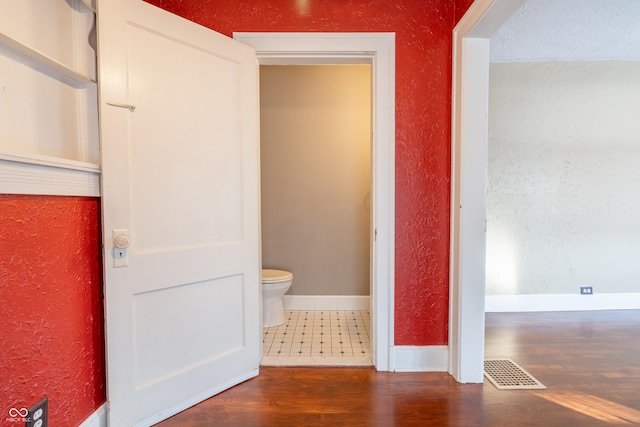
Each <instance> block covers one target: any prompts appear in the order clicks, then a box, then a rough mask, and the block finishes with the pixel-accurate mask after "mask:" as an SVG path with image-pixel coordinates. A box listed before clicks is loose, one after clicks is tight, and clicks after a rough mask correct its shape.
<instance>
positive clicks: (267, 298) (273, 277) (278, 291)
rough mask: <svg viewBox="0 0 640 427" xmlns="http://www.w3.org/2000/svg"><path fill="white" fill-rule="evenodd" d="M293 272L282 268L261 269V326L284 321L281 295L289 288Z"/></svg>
mask: <svg viewBox="0 0 640 427" xmlns="http://www.w3.org/2000/svg"><path fill="white" fill-rule="evenodd" d="M292 282H293V274H292V273H290V272H288V271H283V270H272V269H263V270H262V326H263V327H265V328H271V327H273V326H278V325H282V324H283V323H284V303H283V301H282V296H283V295H284V294H285V292H287V291H288V290H289V288H290V287H291V283H292Z"/></svg>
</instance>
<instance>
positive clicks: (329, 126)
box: [260, 64, 372, 366]
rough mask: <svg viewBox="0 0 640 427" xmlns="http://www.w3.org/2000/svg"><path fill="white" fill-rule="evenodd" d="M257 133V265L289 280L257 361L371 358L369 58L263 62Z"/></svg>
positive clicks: (357, 361)
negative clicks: (278, 317) (280, 316)
mask: <svg viewBox="0 0 640 427" xmlns="http://www.w3.org/2000/svg"><path fill="white" fill-rule="evenodd" d="M260 135H261V136H260V163H261V166H260V174H261V185H260V188H261V205H262V206H261V223H262V227H261V230H262V231H261V235H262V268H263V269H265V268H266V269H278V270H285V271H290V272H291V273H293V277H294V279H293V284H292V286H291V287H290V289H289V290H288V292H287V294H286V295H285V296H284V308H285V316H284V321H285V322H284V324H280V325H275V326H272V327H268V328H265V330H264V336H263V358H262V365H263V366H266V365H275V366H292V365H305V366H308V365H318V366H323V365H325V366H326V365H331V366H340V365H344V366H350V365H371V364H372V362H371V341H370V329H371V328H370V288H371V281H370V265H371V262H370V252H371V231H370V230H371V226H370V223H371V220H370V219H371V65H370V64H339V65H327V64H315V65H261V66H260ZM280 312H281V311H280Z"/></svg>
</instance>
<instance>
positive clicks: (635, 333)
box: [157, 310, 640, 427]
mask: <svg viewBox="0 0 640 427" xmlns="http://www.w3.org/2000/svg"><path fill="white" fill-rule="evenodd" d="M486 321H487V322H486V351H485V356H486V358H503V357H506V358H510V359H513V360H514V361H515V362H516V363H518V364H519V365H521V366H522V367H523V368H524V369H526V370H527V371H528V372H529V373H531V374H532V375H533V376H535V377H536V378H537V379H538V380H540V381H541V382H542V383H543V384H544V385H546V386H547V389H546V390H497V389H496V388H495V387H494V386H493V385H492V384H491V383H489V382H487V381H485V383H484V384H458V383H456V381H454V380H453V378H452V377H450V376H449V375H448V374H445V373H389V372H376V371H375V370H374V369H372V368H347V367H345V368H323V367H314V368H298V367H296V368H291V367H286V368H282V367H269V368H267V367H264V368H261V370H260V375H259V376H258V377H257V378H254V379H252V380H249V381H246V382H245V383H243V384H240V385H238V386H236V387H233V388H232V389H230V390H227V391H225V392H223V393H221V394H219V395H218V396H215V397H213V398H211V399H208V400H206V401H204V402H202V403H200V404H198V405H196V406H194V407H192V408H190V409H188V410H186V411H184V412H182V413H180V414H177V415H175V416H174V417H172V418H170V419H168V420H166V421H164V422H162V423H160V424H157V426H158V427H192V426H193V427H195V426H211V427H213V426H243V427H244V426H278V427H280V426H285V427H288V426H464V427H469V426H518V427H519V426H563V427H566V426H611V425H640V310H623V311H598V312H571V313H566V312H553V313H500V314H498V313H490V314H487V316H486Z"/></svg>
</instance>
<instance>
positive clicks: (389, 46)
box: [233, 33, 395, 371]
mask: <svg viewBox="0 0 640 427" xmlns="http://www.w3.org/2000/svg"><path fill="white" fill-rule="evenodd" d="M233 37H234V38H235V39H237V40H239V41H242V42H244V43H246V44H248V45H250V46H253V47H254V48H255V49H256V56H257V58H258V63H259V64H361V63H365V64H371V65H372V70H373V79H372V83H373V93H372V95H373V96H372V104H373V105H372V111H373V112H372V115H373V117H372V126H373V139H372V150H371V154H372V218H371V220H372V221H371V224H372V235H373V239H375V244H373V254H372V267H371V268H372V274H371V309H372V310H371V319H372V320H371V321H372V330H373V337H372V349H371V351H372V355H373V364H374V366H375V367H376V369H377V370H379V371H390V370H393V368H394V367H393V366H392V365H393V363H392V357H391V354H392V350H393V342H394V325H393V319H394V294H393V291H394V249H395V247H394V245H395V34H394V33H234V34H233ZM373 239H372V240H373Z"/></svg>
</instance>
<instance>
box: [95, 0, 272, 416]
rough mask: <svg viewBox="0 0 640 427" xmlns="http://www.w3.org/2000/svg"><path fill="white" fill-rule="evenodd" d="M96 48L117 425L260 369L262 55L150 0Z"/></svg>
mask: <svg viewBox="0 0 640 427" xmlns="http://www.w3.org/2000/svg"><path fill="white" fill-rule="evenodd" d="M98 58H99V64H98V66H99V96H100V118H101V122H100V128H101V129H100V132H101V147H102V191H103V192H102V195H103V227H104V248H105V249H104V264H105V281H106V283H105V301H106V313H105V316H106V337H107V396H108V404H109V415H108V416H109V423H110V425H111V426H118V427H121V426H132V425H151V424H153V423H156V422H158V421H160V420H162V419H165V418H167V417H169V416H171V415H173V414H175V413H177V412H179V411H181V410H183V409H185V408H187V407H189V406H191V405H193V404H195V403H197V402H199V401H201V400H203V399H206V398H208V397H210V396H212V395H214V394H216V393H218V392H220V391H222V390H225V389H226V388H229V387H231V386H233V385H235V384H237V383H239V382H241V381H244V380H246V379H248V378H251V377H253V376H255V375H257V373H258V367H259V362H260V356H261V338H260V337H261V325H260V285H259V284H260V251H259V171H258V167H259V152H258V147H259V144H258V135H259V128H258V117H259V116H258V114H259V104H258V64H257V61H256V59H255V52H254V50H253V48H251V47H249V46H247V45H245V44H242V43H240V42H238V41H235V40H232V39H230V38H228V37H225V36H223V35H220V34H217V33H215V32H213V31H211V30H208V29H206V28H204V27H201V26H198V25H196V24H194V23H192V22H189V21H187V20H184V19H182V18H179V17H177V16H175V15H172V14H170V13H168V12H165V11H163V10H161V9H158V8H156V7H154V6H151V5H149V4H147V3H144V2H143V1H141V0H103V1H99V2H98ZM127 245H128V246H127ZM117 246H119V247H117Z"/></svg>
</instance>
